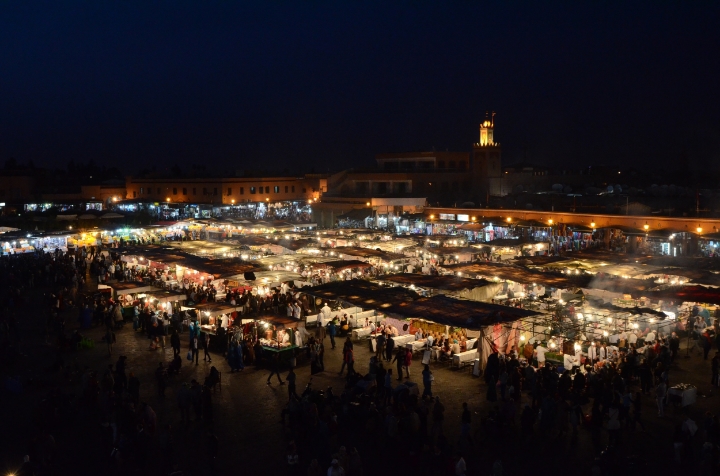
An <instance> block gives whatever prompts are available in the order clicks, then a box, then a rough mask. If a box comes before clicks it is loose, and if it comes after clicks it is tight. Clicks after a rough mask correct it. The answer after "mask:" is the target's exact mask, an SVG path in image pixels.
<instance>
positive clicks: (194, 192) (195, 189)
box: [193, 187, 197, 195]
mask: <svg viewBox="0 0 720 476" xmlns="http://www.w3.org/2000/svg"><path fill="white" fill-rule="evenodd" d="M193 195H197V188H195V187H193Z"/></svg>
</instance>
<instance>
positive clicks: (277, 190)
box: [273, 185, 280, 193]
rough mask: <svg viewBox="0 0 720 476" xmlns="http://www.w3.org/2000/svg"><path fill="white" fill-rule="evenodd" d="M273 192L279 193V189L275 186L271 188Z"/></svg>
mask: <svg viewBox="0 0 720 476" xmlns="http://www.w3.org/2000/svg"><path fill="white" fill-rule="evenodd" d="M273 191H274V192H275V193H280V187H278V186H277V185H275V186H274V187H273Z"/></svg>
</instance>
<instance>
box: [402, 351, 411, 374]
mask: <svg viewBox="0 0 720 476" xmlns="http://www.w3.org/2000/svg"><path fill="white" fill-rule="evenodd" d="M410 364H412V351H411V350H410V349H405V360H404V361H403V367H405V372H406V378H410Z"/></svg>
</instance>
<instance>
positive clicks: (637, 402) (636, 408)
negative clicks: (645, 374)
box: [632, 392, 645, 431]
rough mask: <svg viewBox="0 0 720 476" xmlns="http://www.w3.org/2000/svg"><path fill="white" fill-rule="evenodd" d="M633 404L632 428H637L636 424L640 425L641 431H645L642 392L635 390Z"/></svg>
mask: <svg viewBox="0 0 720 476" xmlns="http://www.w3.org/2000/svg"><path fill="white" fill-rule="evenodd" d="M632 404H633V416H632V425H633V426H632V429H633V430H634V429H635V426H636V425H640V428H642V430H641V431H645V425H644V424H643V422H642V393H641V392H635V398H634V399H633V400H632Z"/></svg>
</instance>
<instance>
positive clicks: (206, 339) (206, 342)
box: [200, 332, 212, 362]
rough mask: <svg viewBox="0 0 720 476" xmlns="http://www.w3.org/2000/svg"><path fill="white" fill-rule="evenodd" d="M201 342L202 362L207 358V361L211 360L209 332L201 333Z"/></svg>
mask: <svg viewBox="0 0 720 476" xmlns="http://www.w3.org/2000/svg"><path fill="white" fill-rule="evenodd" d="M200 338H201V339H202V343H203V352H204V354H203V362H205V360H206V359H207V361H208V362H212V357H210V353H209V350H210V334H208V333H207V332H203V334H202V335H201V336H200Z"/></svg>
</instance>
